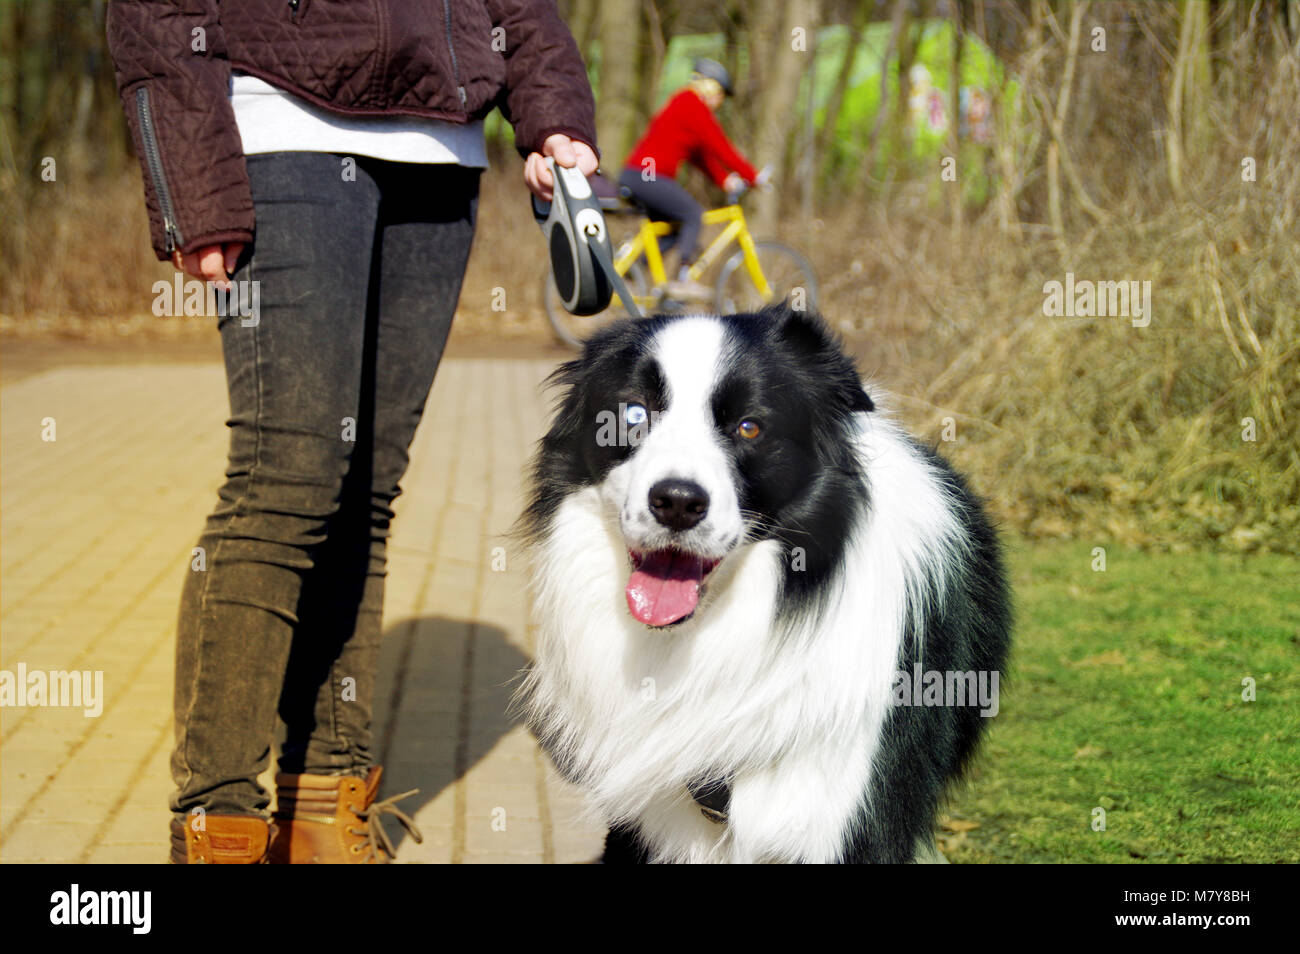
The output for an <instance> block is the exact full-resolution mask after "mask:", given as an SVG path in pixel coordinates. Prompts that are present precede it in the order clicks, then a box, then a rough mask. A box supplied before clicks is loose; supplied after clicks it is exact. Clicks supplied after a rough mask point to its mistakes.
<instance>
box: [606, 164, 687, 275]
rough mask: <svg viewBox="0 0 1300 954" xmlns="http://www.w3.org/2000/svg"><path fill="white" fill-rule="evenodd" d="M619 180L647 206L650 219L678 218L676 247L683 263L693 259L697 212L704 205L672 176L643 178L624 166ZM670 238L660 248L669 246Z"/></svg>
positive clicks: (661, 220)
mask: <svg viewBox="0 0 1300 954" xmlns="http://www.w3.org/2000/svg"><path fill="white" fill-rule="evenodd" d="M618 184H619V185H621V186H624V187H625V188H626V189H627V190H628V191H629V192H631V193H632V195H633V196H635V197H636V199H637V200H638V201H639V202H640V203H641V204H642V205H644V206H645V207H646V210H647V211H648V212H649V213H650V218H651V220H653V221H655V222H680V223H681V228H680V229H679V230H678V232H677V236H676V245H677V251H678V252H679V253H680V255H681V262H682V264H683V265H690V264H691V263H692V262H694V261H695V247H696V245H698V244H699V241H700V216H702V215H703V214H704V206H702V205H700V203H699V202H697V201H695V199H694V198H693V197H692V196H691V194H690V193H689V192H687V191H686V190H685V189H684V188H682V186H680V185H679V184H678V183H677V181H676V180H675V179H651V180H649V181H646V180H645V179H643V178H642V177H641V172H640V170H638V169H624V170H623V174H622V175H621V176H619V178H618ZM672 244H673V243H672V242H668V243H665V244H664V245H663V246H662V247H663V248H670V247H671V246H672Z"/></svg>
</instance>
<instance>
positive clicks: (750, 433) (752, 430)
mask: <svg viewBox="0 0 1300 954" xmlns="http://www.w3.org/2000/svg"><path fill="white" fill-rule="evenodd" d="M762 430H763V429H762V428H761V427H759V426H758V425H757V424H756V423H754V422H753V421H741V422H740V426H739V427H737V428H736V433H737V434H739V435H740V436H741V437H743V438H744V439H745V440H747V441H752V440H753V439H754V438H755V437H757V436H758V435H759V434H760V433H762Z"/></svg>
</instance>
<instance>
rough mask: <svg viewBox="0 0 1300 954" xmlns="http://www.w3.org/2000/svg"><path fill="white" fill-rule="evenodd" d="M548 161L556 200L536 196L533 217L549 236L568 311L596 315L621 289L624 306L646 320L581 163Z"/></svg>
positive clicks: (554, 271) (553, 271)
mask: <svg viewBox="0 0 1300 954" xmlns="http://www.w3.org/2000/svg"><path fill="white" fill-rule="evenodd" d="M546 165H547V167H548V168H549V169H550V170H551V176H552V178H553V179H554V181H555V187H554V188H553V189H552V193H553V196H552V198H551V201H550V202H543V201H542V200H541V199H539V198H537V196H533V197H532V200H533V218H534V219H536V220H537V224H538V226H540V227H541V230H542V234H543V235H545V236H546V244H547V247H548V250H549V251H550V255H551V274H552V275H554V276H555V287H556V289H558V290H559V293H560V301H561V302H562V303H563V304H564V310H565V311H567V312H569V313H570V314H574V315H595V314H598V313H599V312H602V311H604V310H605V309H606V308H608V307H609V302H610V299H611V298H612V297H613V296H614V293H615V292H617V293H618V297H619V299H620V300H621V301H622V302H623V307H624V308H626V309H627V312H628V314H629V315H631V316H632V317H633V318H640V317H641V313H640V311H639V310H638V309H637V306H636V302H634V301H633V300H632V295H631V294H630V293H629V292H628V290H627V286H626V285H625V284H624V283H623V279H622V277H620V276H619V274H618V272H617V271H615V269H614V254H613V251H612V250H611V248H610V244H609V229H608V228H607V227H606V225H605V214H604V213H603V212H602V211H601V208H600V200H599V199H598V198H597V197H596V195H595V194H594V193H593V192H592V191H591V183H589V182H588V181H587V177H586V176H584V175H583V174H582V171H581V170H579V169H578V168H577V167H574V168H572V169H566V168H565V167H564V166H561V165H557V164H556V162H555V159H553V158H552V157H550V156H548V157H547V158H546Z"/></svg>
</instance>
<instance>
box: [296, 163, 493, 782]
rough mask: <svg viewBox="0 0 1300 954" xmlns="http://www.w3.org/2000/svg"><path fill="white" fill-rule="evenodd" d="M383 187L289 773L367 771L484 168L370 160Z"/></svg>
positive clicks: (308, 599)
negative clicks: (405, 543)
mask: <svg viewBox="0 0 1300 954" xmlns="http://www.w3.org/2000/svg"><path fill="white" fill-rule="evenodd" d="M360 163H361V164H362V165H363V167H364V168H366V169H367V171H368V172H370V173H371V174H372V176H373V178H374V180H375V181H376V182H377V183H378V185H379V188H380V193H381V201H380V209H379V231H378V233H377V235H376V239H375V256H374V264H373V268H372V272H371V284H370V291H371V294H370V307H369V319H368V321H367V327H366V337H365V350H364V359H363V367H362V372H361V403H360V413H359V415H358V417H357V422H358V430H357V445H356V449H355V450H354V453H353V457H352V465H351V468H350V469H349V471H348V475H347V478H346V480H345V482H344V498H343V505H342V507H341V508H340V510H339V513H338V514H337V515H336V516H335V518H334V523H333V525H332V526H331V529H330V537H329V541H328V542H327V543H326V544H325V546H324V547H323V548H322V551H321V554H320V559H319V560H318V562H317V566H316V568H315V570H314V571H313V574H312V576H311V579H310V580H309V581H308V584H307V586H306V587H305V588H304V590H303V594H302V599H301V601H300V606H299V617H300V623H299V626H298V630H297V635H296V637H295V639H294V643H293V652H292V655H291V657H290V663H289V675H288V678H286V680H285V688H284V695H283V697H282V698H281V703H280V714H281V717H282V718H283V719H284V721H285V724H286V726H287V728H288V737H287V740H286V743H285V746H284V749H283V751H282V752H281V756H280V770H281V771H282V772H287V773H301V772H307V773H311V774H316V775H329V774H349V775H358V776H364V775H365V774H366V769H367V768H368V767H369V766H370V764H371V762H372V760H373V757H374V753H373V752H372V749H371V716H372V713H373V711H374V683H375V671H376V668H377V666H378V658H379V648H380V640H381V633H382V626H381V619H380V614H381V610H382V608H383V599H384V578H385V575H386V566H387V558H386V546H387V540H388V534H389V527H390V524H391V521H392V518H393V509H392V504H393V501H394V499H395V498H396V497H397V496H398V494H399V493H401V490H400V487H399V481H400V480H401V478H402V476H403V474H404V473H405V472H406V467H407V463H408V456H407V452H408V448H409V447H410V444H411V440H412V438H413V437H414V436H415V430H416V427H417V425H418V424H419V423H420V417H421V415H422V413H423V411H424V404H425V400H426V399H427V397H428V394H429V389H430V386H431V385H432V383H433V378H434V372H435V371H436V370H437V367H438V362H439V360H440V359H441V357H442V350H443V346H444V344H445V343H446V340H447V335H448V332H449V331H450V329H451V322H452V317H453V315H454V313H455V310H456V302H457V299H458V298H459V296H460V286H461V279H462V278H463V276H464V272H465V264H466V261H467V260H468V257H469V250H470V244H471V241H472V239H473V236H474V219H475V212H476V207H477V196H478V184H479V173H478V171H477V170H470V169H463V168H461V167H459V166H442V165H419V164H408V163H384V162H379V161H377V160H360Z"/></svg>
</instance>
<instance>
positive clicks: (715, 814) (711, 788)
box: [686, 777, 731, 825]
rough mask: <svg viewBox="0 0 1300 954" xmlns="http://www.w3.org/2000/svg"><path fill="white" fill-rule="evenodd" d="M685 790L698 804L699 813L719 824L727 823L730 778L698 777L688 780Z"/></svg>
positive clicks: (729, 808)
mask: <svg viewBox="0 0 1300 954" xmlns="http://www.w3.org/2000/svg"><path fill="white" fill-rule="evenodd" d="M686 791H687V792H689V793H690V796H691V798H693V799H695V803H696V804H697V805H699V806H700V814H701V815H703V816H704V817H705V818H707V819H708V820H709V821H711V822H716V823H717V824H719V825H725V824H726V823H727V814H728V812H730V810H731V779H730V777H727V778H719V779H700V780H697V781H694V782H689V783H687V785H686Z"/></svg>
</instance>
